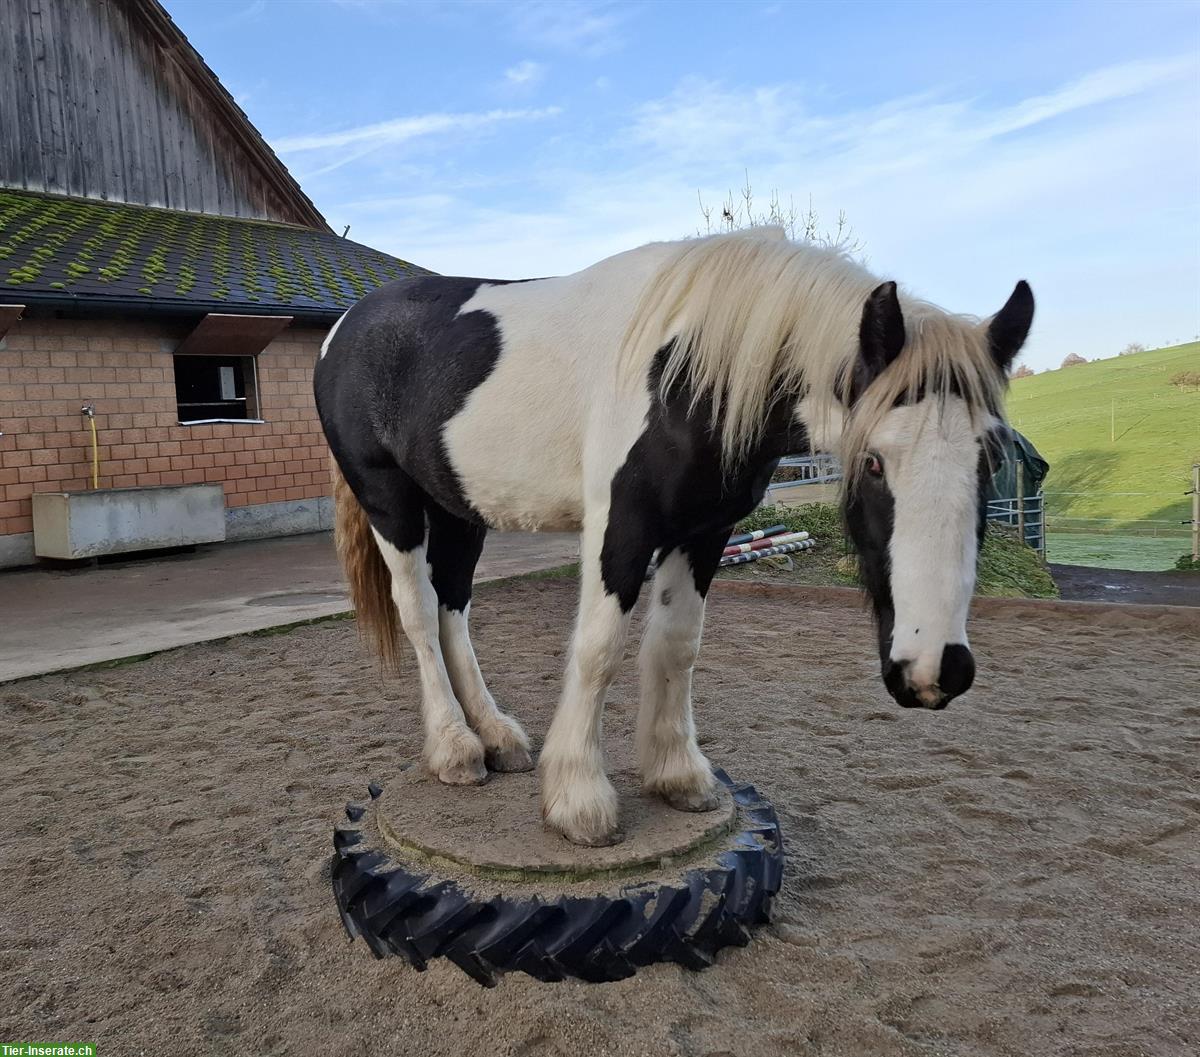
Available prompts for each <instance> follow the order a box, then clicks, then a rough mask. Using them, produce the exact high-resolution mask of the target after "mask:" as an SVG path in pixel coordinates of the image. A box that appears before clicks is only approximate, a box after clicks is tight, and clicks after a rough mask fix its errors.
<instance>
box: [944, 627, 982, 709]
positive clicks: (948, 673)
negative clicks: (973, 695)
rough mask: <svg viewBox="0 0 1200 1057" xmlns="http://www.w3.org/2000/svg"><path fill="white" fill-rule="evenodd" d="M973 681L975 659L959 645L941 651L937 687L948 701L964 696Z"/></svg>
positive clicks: (965, 648)
mask: <svg viewBox="0 0 1200 1057" xmlns="http://www.w3.org/2000/svg"><path fill="white" fill-rule="evenodd" d="M974 681H975V658H974V657H973V656H972V655H971V651H970V650H969V649H967V647H966V646H964V645H962V644H961V643H958V642H955V643H951V644H950V645H949V646H947V647H946V648H945V649H943V650H942V666H941V671H940V672H939V674H938V686H939V687H940V688H941V690H942V693H944V694H945V695H946V700H947V701H949V700H950V698H952V697H958V695H959V694H965V693H966V692H967V691H968V690H970V689H971V684H972V683H973V682H974Z"/></svg>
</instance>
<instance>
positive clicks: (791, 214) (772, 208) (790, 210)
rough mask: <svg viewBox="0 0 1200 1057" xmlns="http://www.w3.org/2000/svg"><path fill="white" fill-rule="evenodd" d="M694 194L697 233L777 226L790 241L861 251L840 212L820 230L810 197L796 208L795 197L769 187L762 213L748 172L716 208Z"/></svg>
mask: <svg viewBox="0 0 1200 1057" xmlns="http://www.w3.org/2000/svg"><path fill="white" fill-rule="evenodd" d="M696 197H697V198H698V199H699V201H700V215H701V216H702V217H703V218H704V227H703V229H702V230H699V231H697V232H696V234H697V235H715V234H718V233H720V232H724V231H741V230H742V229H743V228H757V227H780V228H783V230H784V231H785V232H786V233H787V237H788V238H789V239H791V240H792V241H793V242H812V243H815V244H816V245H818V246H828V247H829V248H831V249H837V250H841V251H842V252H843V253H848V254H850V255H851V256H858V255H859V254H861V253H862V251H863V243H862V241H861V240H860V239H859V238H858V236H856V235H855V234H854V229H853V228H852V227H851V226H850V222H849V220H847V219H846V214H845V212H844V211H839V212H838V215H837V220H836V221H835V223H834V226H833V227H832V228H825V229H822V227H821V217H820V215H819V214H818V213H817V211H816V209H815V208H814V207H813V203H812V197H811V196H810V197H809V200H808V208H807V209H797V208H796V200H795V199H794V198H793V197H792V196H791V195H789V196H788V200H787V202H786V203H785V202H784V201H783V198H782V197H781V196H780V194H779V191H778V190H777V189H776V188H772V189H771V196H770V198H769V199H768V201H767V208H766V211H765V212H764V211H763V209H762V207H761V206H757V205H756V204H755V198H754V188H753V187H752V186H751V184H750V174H749V173H748V172H747V173H746V182H745V184H744V185H743V186H742V187H740V188H738V190H737V193H736V194H735V193H734V192H733V191H732V190H730V191H729V192H727V193H726V195H725V200H724V201H723V202H722V203H721V207H720V210H718V209H716V208H715V207H714V206H711V205H709V204H708V203H707V202H705V201H704V196H703V195H701V194H700V192H699V191H697V192H696Z"/></svg>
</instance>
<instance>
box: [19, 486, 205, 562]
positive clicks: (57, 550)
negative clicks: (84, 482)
mask: <svg viewBox="0 0 1200 1057" xmlns="http://www.w3.org/2000/svg"><path fill="white" fill-rule="evenodd" d="M224 540H225V495H224V491H223V490H222V488H221V486H220V485H217V484H184V485H167V486H162V487H158V488H102V489H97V490H94V491H87V492H35V493H34V495H33V549H34V553H35V554H36V555H37V556H38V557H39V558H60V559H66V560H72V559H80V558H98V557H102V556H104V555H109V554H126V553H128V552H130V551H147V550H157V549H160V548H164V547H187V546H191V545H193V544H197V543H222V542H224Z"/></svg>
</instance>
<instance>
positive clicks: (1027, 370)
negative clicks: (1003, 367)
mask: <svg viewBox="0 0 1200 1057" xmlns="http://www.w3.org/2000/svg"><path fill="white" fill-rule="evenodd" d="M1012 376H1013V377H1014V378H1032V377H1033V368H1032V367H1030V366H1029V365H1028V364H1024V363H1018V364H1017V366H1016V369H1015V370H1014V371H1013V373H1012Z"/></svg>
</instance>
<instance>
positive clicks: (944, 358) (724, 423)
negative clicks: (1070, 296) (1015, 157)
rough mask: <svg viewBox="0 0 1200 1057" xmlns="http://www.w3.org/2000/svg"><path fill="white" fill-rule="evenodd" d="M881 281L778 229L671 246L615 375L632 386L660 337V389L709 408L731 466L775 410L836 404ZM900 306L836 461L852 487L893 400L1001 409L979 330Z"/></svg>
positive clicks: (936, 312) (997, 375)
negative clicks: (781, 402) (892, 338)
mask: <svg viewBox="0 0 1200 1057" xmlns="http://www.w3.org/2000/svg"><path fill="white" fill-rule="evenodd" d="M880 281H881V280H879V279H878V278H876V277H875V276H872V275H871V274H870V273H869V272H868V271H867V270H866V269H865V268H863V267H862V266H861V265H859V264H857V263H856V262H854V261H853V260H851V259H850V258H849V257H847V256H846V255H845V254H843V253H839V252H838V251H836V250H831V249H826V248H823V247H820V246H814V245H811V244H802V243H795V242H791V241H789V240H788V239H787V238H786V237H785V236H784V234H783V232H782V231H780V230H779V229H778V228H756V229H751V230H749V231H742V232H735V233H733V234H728V235H715V236H711V237H708V238H702V239H693V240H689V241H685V242H681V243H678V244H677V248H675V249H674V252H672V253H671V254H670V256H669V257H668V258H667V260H666V262H665V263H664V264H663V265H662V266H661V267H660V268H659V269H658V271H657V272H656V274H655V275H654V276H653V278H652V279H651V280H650V282H649V283H648V284H647V285H646V287H645V288H644V290H643V292H642V296H641V298H640V300H639V303H638V305H637V308H636V310H635V311H634V314H633V317H632V320H631V323H630V326H629V329H628V332H627V334H626V337H625V343H624V347H623V350H622V355H621V359H620V362H621V365H622V373H623V376H624V377H625V378H626V379H627V380H629V381H630V382H632V381H633V380H634V379H635V378H636V379H643V380H644V379H645V377H646V373H645V372H646V371H647V370H648V368H649V365H650V363H651V361H652V360H653V358H654V356H655V354H656V353H657V352H658V350H659V349H661V348H662V347H663V346H665V345H667V344H669V343H671V342H672V341H673V344H672V345H671V348H670V351H669V353H668V355H667V358H666V362H665V364H664V367H663V371H662V377H661V383H660V384H661V391H662V393H663V394H664V395H665V394H666V392H667V391H668V390H669V389H671V387H672V386H675V385H679V384H686V385H687V387H688V388H689V390H690V392H691V394H692V404H693V408H695V407H696V406H697V405H698V404H699V403H700V402H701V401H703V400H704V399H706V398H707V399H709V400H711V405H712V417H713V423H714V426H715V425H716V424H717V423H719V424H720V429H721V448H722V452H723V454H724V458H725V460H726V462H727V463H730V462H734V461H736V460H737V459H738V458H739V457H741V456H743V455H744V454H745V453H746V452H748V451H749V450H750V449H751V448H752V447H753V445H754V444H755V443H756V442H757V441H758V440H759V439H760V438H761V436H762V431H763V428H764V425H765V422H766V418H767V416H768V414H769V413H770V411H771V408H772V406H773V404H774V402H775V401H776V400H778V399H780V398H783V397H794V398H800V397H802V396H805V395H810V396H812V397H813V398H814V402H815V403H816V404H817V405H818V406H821V405H824V406H826V407H831V406H833V405H834V404H835V403H836V402H837V394H838V393H840V392H841V391H842V389H843V388H844V387H845V386H846V385H847V384H848V381H849V379H850V375H851V372H852V371H853V368H854V365H855V362H856V360H857V358H858V355H859V326H860V323H861V320H862V313H863V306H864V304H865V303H866V300H867V296H868V295H869V294H870V293H871V291H872V290H873V289H875V287H877V286H878V285H879V283H880ZM901 307H902V310H903V313H904V325H905V332H906V336H907V337H906V341H905V345H904V349H903V351H902V352H901V353H900V355H899V356H898V357H897V358H896V359H895V360H894V361H893V362H892V363H891V364H890V365H889V366H888V367H887V368H886V369H885V370H884V371H883V372H882V373H881V374H880V375H879V377H878V378H876V379H875V380H874V381H873V382H872V383H871V385H870V386H869V387H868V388H867V390H866V391H865V392H864V393H863V394H861V396H860V397H859V399H858V401H857V402H856V403H855V406H854V408H853V410H852V412H851V413H850V415H849V416H848V418H847V420H846V423H845V428H844V429H843V430H842V436H841V444H840V445H839V450H838V451H837V452H836V454H839V455H840V456H841V458H842V461H843V465H844V466H846V467H847V468H849V469H850V473H849V474H848V478H849V479H851V480H852V479H853V477H854V468H855V467H856V465H857V463H859V462H861V459H860V458H859V456H860V455H861V453H862V452H863V451H864V450H865V449H866V447H867V438H868V437H869V436H870V435H871V433H872V432H873V430H874V429H875V427H876V426H877V425H878V424H879V422H880V420H881V419H882V417H883V416H884V415H885V414H886V413H887V412H888V411H889V410H890V409H891V408H892V407H894V406H895V405H896V404H897V403H898V402H902V401H905V400H915V399H917V398H919V396H920V395H921V394H925V395H940V396H941V397H943V398H944V397H946V396H948V395H949V394H950V393H952V392H954V393H956V394H957V395H959V396H961V397H962V398H963V399H964V400H965V401H966V403H967V406H968V408H970V409H971V412H972V414H973V415H975V414H977V413H979V412H983V411H989V412H991V413H992V414H995V415H997V416H999V415H1000V414H1001V413H1002V412H1001V409H1002V407H1003V399H1002V397H1003V389H1004V384H1005V380H1004V378H1003V375H1002V374H1001V372H1000V371H999V370H998V369H997V368H996V366H995V363H994V362H993V360H992V357H991V354H990V352H989V349H988V343H987V332H986V327H985V326H984V325H983V324H982V323H981V322H980V320H978V319H976V318H975V317H970V316H957V315H951V314H949V313H947V312H943V311H942V310H941V309H939V308H937V307H936V306H935V305H931V304H928V303H927V302H924V301H918V300H915V299H912V298H908V297H906V296H904V295H901ZM641 384H644V381H643V382H642V383H641Z"/></svg>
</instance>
